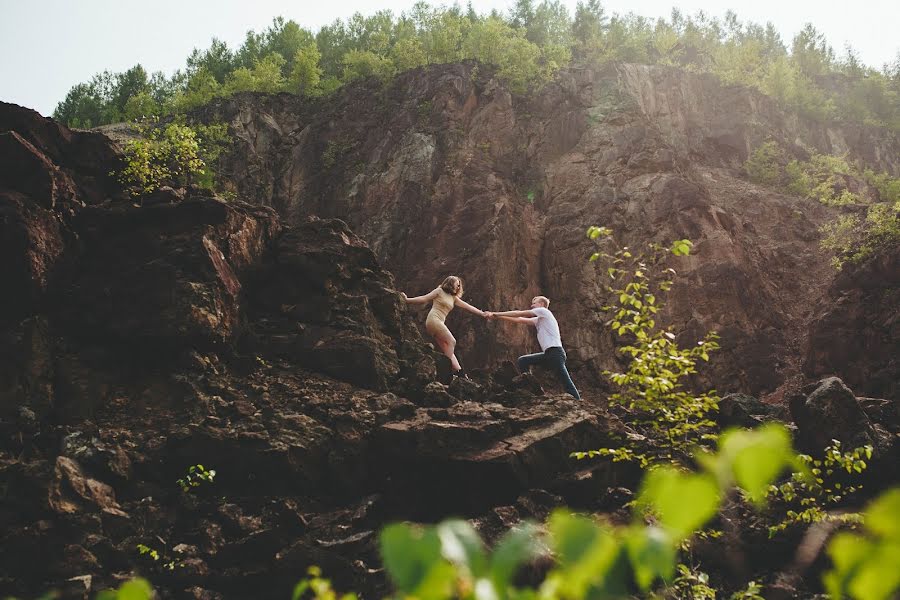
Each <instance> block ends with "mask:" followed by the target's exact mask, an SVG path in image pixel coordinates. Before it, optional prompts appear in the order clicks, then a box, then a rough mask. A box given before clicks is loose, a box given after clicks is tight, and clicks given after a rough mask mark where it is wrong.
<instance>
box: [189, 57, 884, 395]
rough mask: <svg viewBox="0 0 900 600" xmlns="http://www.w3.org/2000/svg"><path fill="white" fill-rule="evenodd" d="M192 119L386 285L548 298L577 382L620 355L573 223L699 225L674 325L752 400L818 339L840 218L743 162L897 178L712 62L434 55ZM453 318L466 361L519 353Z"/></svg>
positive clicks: (502, 298) (278, 203) (879, 157)
mask: <svg viewBox="0 0 900 600" xmlns="http://www.w3.org/2000/svg"><path fill="white" fill-rule="evenodd" d="M202 116H203V118H205V119H207V120H215V121H224V122H227V123H229V124H230V126H231V130H232V131H233V133H234V135H235V137H236V145H235V151H234V152H233V153H231V155H230V156H229V157H228V158H227V159H226V160H225V161H224V163H223V165H222V166H223V168H224V171H225V173H226V174H227V177H228V179H230V181H231V182H232V184H233V186H234V188H235V189H236V190H237V191H238V193H239V194H240V195H241V196H245V197H253V198H257V199H258V200H259V201H261V202H263V203H265V204H267V205H269V206H272V207H273V208H275V209H276V210H277V211H278V212H279V214H281V215H282V216H284V217H285V218H286V219H287V220H288V221H289V222H292V221H293V222H298V221H302V219H304V218H306V217H307V216H309V215H317V216H321V217H338V218H341V219H343V220H345V221H346V222H347V223H348V224H349V225H350V227H351V229H353V230H354V231H355V232H356V233H357V234H358V235H360V236H361V237H362V238H363V239H364V240H365V241H366V242H367V244H368V245H369V246H370V247H371V248H372V250H373V251H374V252H375V254H376V255H377V256H378V258H379V259H380V260H381V261H382V264H384V265H388V267H389V269H390V270H391V272H392V273H393V274H394V276H395V278H396V281H397V285H398V287H399V288H400V289H403V290H405V291H407V292H409V293H423V292H424V291H426V290H430V289H432V288H433V287H434V286H435V284H436V283H437V282H438V281H440V280H441V279H442V278H443V277H444V276H446V275H448V274H459V275H462V276H463V277H464V278H465V280H466V283H467V290H468V298H469V300H471V301H472V302H473V303H474V304H476V305H477V306H481V307H489V308H495V309H500V308H511V307H527V306H528V303H529V301H530V298H531V297H532V296H533V295H534V294H536V293H538V292H540V293H543V294H545V295H547V296H549V297H550V298H551V299H552V300H553V307H554V311H555V312H556V314H557V315H558V316H559V317H560V321H561V323H562V328H563V337H564V342H565V343H566V345H567V348H568V349H569V350H570V352H569V354H570V362H571V363H572V364H573V366H574V370H575V373H576V378H577V379H579V380H581V381H587V380H594V381H596V379H595V374H596V373H599V372H600V371H602V370H603V369H604V368H611V367H613V366H615V353H614V351H613V349H614V341H613V340H612V339H610V337H609V336H608V334H607V333H606V332H605V331H604V328H603V327H602V326H601V323H602V320H603V318H602V316H601V315H600V314H599V307H601V306H602V305H604V304H605V303H606V300H607V298H606V297H605V292H604V289H603V285H602V282H601V278H600V276H599V275H598V271H596V270H595V269H594V268H592V267H591V266H589V265H588V264H587V262H586V260H587V257H588V256H589V254H590V252H591V246H590V244H589V243H588V242H587V240H585V236H584V230H585V229H586V227H587V226H589V225H594V224H600V225H607V226H610V227H612V228H613V229H614V231H615V233H616V234H617V237H618V240H619V241H620V243H622V244H628V245H631V246H634V247H638V246H641V245H643V244H644V243H646V242H648V241H670V240H673V239H678V238H685V237H687V238H690V239H692V240H693V241H694V242H695V244H696V247H695V251H694V253H693V255H692V256H691V258H690V261H689V262H688V263H687V264H686V265H684V267H683V270H682V273H681V276H680V277H679V278H678V280H677V283H676V288H675V289H674V290H673V292H672V294H671V297H670V298H669V305H668V310H667V311H666V315H665V316H666V320H667V321H668V323H670V324H672V325H674V326H675V329H676V330H677V331H684V332H686V336H685V340H686V341H687V340H690V339H696V338H697V337H698V336H700V335H702V334H703V333H704V332H705V331H707V330H711V329H714V330H717V331H718V332H719V333H720V334H721V336H722V347H723V349H722V351H721V352H720V353H719V354H718V356H717V357H716V358H715V359H714V363H713V371H712V372H713V375H712V377H711V380H712V381H714V382H715V385H716V386H718V387H719V389H720V390H721V391H738V390H742V391H747V392H751V393H754V394H766V393H771V392H773V391H775V390H776V389H777V388H778V387H779V386H780V385H781V384H782V383H783V382H784V381H785V380H786V379H788V378H790V377H791V376H792V375H796V374H797V373H798V372H799V371H800V363H801V362H802V358H803V357H804V356H805V355H807V354H809V353H816V352H819V351H820V348H821V347H822V346H823V345H827V341H826V340H824V339H823V338H822V335H820V334H819V333H815V334H811V333H810V328H812V329H815V328H816V325H815V324H814V321H815V320H816V319H817V318H819V317H820V315H821V313H822V312H823V311H824V310H827V308H826V307H827V305H829V304H830V303H832V302H833V300H832V299H831V298H830V297H829V296H828V295H827V290H828V289H829V287H830V286H831V284H832V282H833V281H834V280H835V278H836V274H837V273H836V271H834V269H832V268H831V267H830V266H829V265H828V258H827V256H825V254H824V253H823V252H822V251H821V250H820V249H819V248H818V241H819V237H820V236H819V234H818V232H817V230H818V228H819V227H820V226H821V225H822V224H823V223H825V222H826V221H828V220H830V219H832V218H833V217H834V216H835V215H836V214H837V213H836V210H835V209H829V208H826V207H823V206H821V205H819V204H817V203H815V202H812V201H807V200H802V199H798V198H795V197H786V196H783V195H780V194H778V193H776V192H774V191H772V190H771V189H768V188H763V187H758V186H755V185H752V184H750V183H748V182H747V181H746V179H745V178H744V177H743V176H742V173H741V165H742V163H743V161H744V160H745V159H746V158H747V156H748V154H749V152H750V151H752V149H753V148H755V147H756V146H758V145H760V144H761V143H763V142H764V141H766V140H768V139H774V140H777V141H779V142H780V143H781V144H782V145H783V146H785V147H787V148H790V149H791V151H792V152H793V153H794V154H795V155H796V156H799V157H803V156H808V153H809V152H811V151H818V152H823V153H834V154H848V155H849V156H850V157H852V158H854V159H860V160H862V161H864V162H865V163H866V164H868V165H871V166H872V167H874V168H876V169H879V170H883V171H887V172H891V173H894V174H896V173H898V172H900V171H898V170H900V158H898V157H900V142H898V140H897V138H896V136H894V135H891V134H889V133H886V132H885V131H883V130H879V129H877V128H861V127H851V126H847V127H837V126H833V125H832V126H828V125H824V124H821V123H818V122H814V121H809V120H804V119H802V118H799V117H797V116H794V115H789V114H785V113H784V112H783V111H781V110H780V109H779V108H778V107H777V106H776V105H775V104H774V103H773V102H772V101H771V100H770V99H769V98H766V97H765V96H762V95H759V94H756V93H753V92H751V91H749V90H747V89H745V88H741V87H736V86H734V87H728V86H722V85H721V84H720V83H719V82H718V81H717V80H715V79H714V78H712V77H710V76H705V75H696V74H690V73H686V72H683V71H681V70H678V69H669V68H664V67H648V66H642V65H628V64H625V65H617V66H611V67H608V68H605V69H602V70H578V71H572V72H568V73H565V74H563V75H561V76H560V77H559V78H558V79H557V80H556V81H555V82H554V83H552V84H550V85H548V86H547V87H546V88H545V89H544V90H543V91H542V92H540V93H538V94H535V95H531V96H528V97H519V96H514V95H512V94H510V93H509V92H508V91H507V90H506V89H505V88H504V87H503V86H502V85H501V84H499V83H498V82H497V80H496V79H494V78H492V77H491V75H490V73H489V72H487V71H486V70H484V69H483V68H482V69H480V70H479V69H478V68H476V67H474V65H471V64H459V65H445V66H441V67H434V68H431V69H428V70H415V71H411V72H409V73H406V74H404V75H402V76H400V77H398V78H397V79H396V80H394V81H393V82H392V83H390V84H388V85H386V86H381V85H379V84H378V83H377V82H373V81H370V82H367V83H360V84H357V85H353V86H349V87H348V88H347V89H346V91H345V92H344V93H341V94H339V95H336V96H333V97H329V98H326V99H321V100H318V101H304V100H300V99H297V98H295V97H292V96H288V95H279V96H259V95H247V96H239V97H235V98H233V99H230V100H226V101H222V102H220V103H218V104H215V105H213V106H210V107H208V109H207V110H206V111H205V112H204V113H203V115H202ZM893 306H894V307H896V303H894V305H893ZM887 310H888V311H889V312H890V311H893V312H892V313H891V314H893V315H895V316H896V308H888V309H887ZM894 318H895V317H894ZM450 328H451V330H452V331H454V333H455V334H456V336H457V338H458V340H459V349H460V354H461V360H462V361H463V363H464V364H465V365H468V366H469V367H473V366H490V365H494V364H496V363H497V362H498V361H501V360H503V359H506V358H510V357H513V356H515V355H516V354H517V353H519V352H521V351H522V349H523V348H528V347H529V344H531V346H530V347H532V348H533V341H532V340H531V339H530V334H529V332H527V331H522V330H521V328H516V327H515V326H511V325H510V326H506V325H497V326H492V327H485V326H484V324H483V323H479V322H477V321H473V320H472V319H471V318H470V317H469V316H468V315H465V314H460V315H457V314H453V315H451V318H450ZM811 345H814V346H815V347H812V346H811ZM883 352H884V349H883V348H882V349H879V350H878V351H877V356H878V357H875V356H872V355H871V353H869V356H868V357H867V360H872V361H876V362H877V361H881V360H882V359H884V354H883ZM885 360H886V359H885ZM838 362H840V361H838ZM829 368H830V369H832V370H834V371H835V372H837V373H838V374H840V375H842V376H847V377H850V378H852V377H853V375H852V373H851V371H852V370H853V369H852V368H851V367H849V366H848V365H842V364H836V363H835V364H830V365H829ZM893 373H894V374H895V375H896V371H893ZM895 378H896V377H895ZM879 392H880V389H878V388H876V389H873V390H872V393H879ZM882 393H883V392H882Z"/></svg>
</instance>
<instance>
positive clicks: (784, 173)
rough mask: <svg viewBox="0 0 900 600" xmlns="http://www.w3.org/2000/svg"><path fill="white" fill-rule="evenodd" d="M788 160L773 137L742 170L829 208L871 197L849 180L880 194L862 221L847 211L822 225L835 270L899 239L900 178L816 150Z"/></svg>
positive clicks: (758, 179) (825, 247)
mask: <svg viewBox="0 0 900 600" xmlns="http://www.w3.org/2000/svg"><path fill="white" fill-rule="evenodd" d="M785 161H786V157H785V153H784V150H783V149H782V148H781V147H779V146H778V145H777V144H776V143H775V142H771V141H770V142H766V143H765V144H763V145H762V146H760V147H759V148H756V149H755V150H754V151H753V152H752V153H751V155H750V158H749V159H748V160H747V162H745V163H744V168H745V170H746V171H747V174H748V175H749V177H750V179H751V180H752V181H754V182H756V183H760V184H763V185H770V186H776V187H780V186H783V189H784V190H785V191H786V192H788V193H791V194H796V195H798V196H803V197H805V198H810V199H813V200H817V201H819V202H822V203H823V204H826V205H829V206H846V205H860V204H863V203H865V202H867V201H868V200H867V197H861V196H860V195H858V194H855V193H853V192H851V191H850V190H849V189H848V185H849V182H856V185H857V186H858V187H863V186H868V190H867V191H868V192H869V193H868V194H867V196H875V197H876V201H875V202H874V203H869V204H868V205H867V206H865V211H866V216H865V218H864V219H860V218H859V217H858V216H857V215H854V214H845V215H841V216H839V217H837V218H836V219H835V220H834V221H832V222H831V223H827V224H826V225H824V226H823V227H822V228H821V229H820V233H821V234H822V241H821V246H822V248H823V249H824V250H827V251H828V252H830V253H831V254H832V257H833V258H832V264H833V265H834V266H835V268H837V269H841V268H842V267H843V265H844V264H848V263H849V264H857V263H860V262H862V261H864V260H866V259H868V258H869V257H871V256H873V255H875V254H877V253H878V252H880V251H881V250H883V249H885V248H888V247H892V246H894V245H896V244H898V243H900V178H895V177H891V176H890V175H888V174H887V173H875V172H874V171H873V170H872V169H865V170H860V168H858V167H856V166H854V165H851V164H850V163H848V162H847V161H846V160H845V159H843V158H840V157H837V156H828V155H824V154H814V155H813V156H812V157H811V158H810V159H809V160H808V161H798V160H791V161H790V162H788V163H787V164H786V165H785V164H784V163H785ZM782 165H784V166H782Z"/></svg>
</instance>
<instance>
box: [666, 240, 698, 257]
mask: <svg viewBox="0 0 900 600" xmlns="http://www.w3.org/2000/svg"><path fill="white" fill-rule="evenodd" d="M693 245H694V243H693V242H692V241H691V240H676V241H675V242H673V243H672V247H671V248H670V250H671V252H672V254H674V255H675V256H685V255H687V254H690V253H691V248H692V247H693Z"/></svg>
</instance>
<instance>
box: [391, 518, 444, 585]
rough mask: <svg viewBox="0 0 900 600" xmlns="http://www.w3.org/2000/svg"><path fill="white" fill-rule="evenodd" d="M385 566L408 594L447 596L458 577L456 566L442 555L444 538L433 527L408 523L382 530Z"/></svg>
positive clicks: (396, 583)
mask: <svg viewBox="0 0 900 600" xmlns="http://www.w3.org/2000/svg"><path fill="white" fill-rule="evenodd" d="M381 556H382V558H383V559H384V566H385V569H387V571H388V573H389V574H390V576H391V579H392V580H393V581H394V584H395V585H396V586H397V589H398V591H400V592H401V593H403V594H404V595H413V596H417V597H419V598H421V599H423V600H425V599H427V598H443V597H447V595H448V594H449V593H450V586H451V584H452V583H453V580H454V577H455V570H454V569H453V566H452V565H450V564H449V563H447V562H446V561H445V560H444V559H443V558H442V556H441V540H440V538H439V537H438V534H437V532H436V531H435V529H434V528H433V527H418V526H412V525H408V524H405V523H398V524H394V525H389V526H387V527H386V528H384V529H383V530H382V532H381Z"/></svg>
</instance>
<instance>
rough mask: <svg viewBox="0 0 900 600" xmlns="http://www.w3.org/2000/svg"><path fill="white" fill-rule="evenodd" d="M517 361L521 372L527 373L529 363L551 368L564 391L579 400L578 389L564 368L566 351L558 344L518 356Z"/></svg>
mask: <svg viewBox="0 0 900 600" xmlns="http://www.w3.org/2000/svg"><path fill="white" fill-rule="evenodd" d="M517 362H518V365H519V371H521V372H522V373H527V372H528V369H530V368H531V365H544V366H545V367H547V368H549V369H553V370H554V371H556V375H557V376H558V377H559V380H560V381H561V382H562V384H563V387H564V388H565V389H566V391H567V392H568V393H569V394H571V395H572V396H573V397H574V398H575V399H576V400H581V395H580V394H579V393H578V390H577V389H575V384H574V383H572V378H571V377H570V376H569V370H568V369H567V368H566V351H565V350H563V349H562V348H560V347H559V346H553V347H551V348H547V349H546V350H544V351H543V352H537V353H535V354H526V355H525V356H520V357H519V360H518V361H517Z"/></svg>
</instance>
